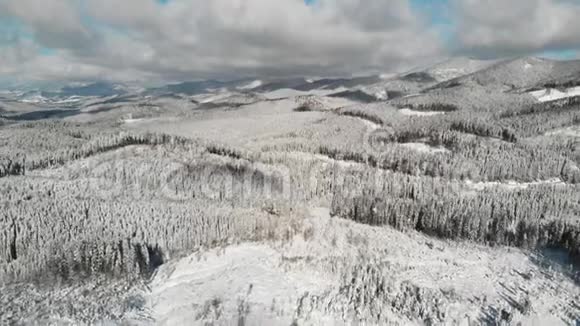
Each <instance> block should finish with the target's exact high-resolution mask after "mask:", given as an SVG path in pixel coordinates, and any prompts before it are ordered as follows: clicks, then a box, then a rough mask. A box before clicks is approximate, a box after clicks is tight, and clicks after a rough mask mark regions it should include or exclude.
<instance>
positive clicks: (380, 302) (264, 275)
mask: <svg viewBox="0 0 580 326" xmlns="http://www.w3.org/2000/svg"><path fill="white" fill-rule="evenodd" d="M310 215H311V218H309V219H307V220H306V221H304V225H302V227H301V229H298V231H297V232H298V233H297V235H296V236H294V238H293V239H290V240H288V241H286V242H275V243H262V244H251V243H242V244H239V245H232V246H229V247H225V248H223V249H216V250H211V251H206V252H203V251H202V252H198V253H195V254H192V255H190V256H189V257H186V258H183V259H181V260H179V261H177V262H173V263H169V264H167V265H164V266H162V267H161V268H160V270H159V271H158V273H157V275H156V276H155V278H154V280H153V282H152V284H151V293H150V294H149V295H148V296H147V297H146V299H147V302H148V306H149V309H151V311H152V317H153V318H154V319H155V323H156V324H157V325H183V324H190V325H205V324H212V323H215V324H219V325H222V324H223V325H232V324H238V325H240V324H241V325H291V324H296V325H352V324H353V323H360V324H367V325H379V324H386V323H387V322H388V323H391V324H400V325H416V324H424V323H425V320H431V321H432V322H435V323H442V324H443V323H444V324H453V325H470V324H471V323H474V322H475V323H479V322H483V321H486V320H487V321H488V322H492V321H493V319H494V318H497V319H496V320H499V319H502V318H507V317H505V316H508V317H509V319H511V322H512V323H513V324H514V325H515V324H517V323H518V322H521V323H522V324H524V325H532V324H537V325H565V324H566V322H567V321H569V319H567V318H568V317H566V310H565V309H566V306H567V305H568V304H569V302H568V301H567V300H570V301H572V300H575V299H574V298H577V297H578V292H577V288H576V285H574V283H573V282H572V281H571V280H570V279H569V278H567V277H566V276H564V275H563V274H561V273H560V271H558V270H548V269H546V268H544V267H541V265H539V264H536V263H535V262H534V261H537V260H538V259H543V258H542V257H533V258H531V257H529V256H528V254H527V253H526V252H524V251H520V250H517V249H503V248H489V247H484V246H478V245H473V244H468V243H453V242H448V241H441V240H437V239H433V238H429V237H426V236H424V235H420V234H418V233H409V234H405V233H401V232H397V231H395V230H393V229H391V228H382V227H370V226H365V225H360V224H357V223H354V222H351V221H346V220H340V219H336V218H331V217H330V216H329V212H328V210H327V209H325V208H314V209H311V213H310ZM566 298H568V299H566ZM518 305H519V307H520V308H518V309H526V310H528V315H522V314H521V312H520V311H519V310H518V309H516V308H514V307H516V306H518ZM521 307H523V308H521ZM494 316H495V317H494Z"/></svg>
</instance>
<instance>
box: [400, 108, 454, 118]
mask: <svg viewBox="0 0 580 326" xmlns="http://www.w3.org/2000/svg"><path fill="white" fill-rule="evenodd" d="M399 113H400V114H402V115H407V116H417V117H430V116H434V115H439V114H445V112H443V111H417V110H412V109H409V108H404V109H400V110H399Z"/></svg>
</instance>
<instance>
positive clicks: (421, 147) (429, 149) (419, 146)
mask: <svg viewBox="0 0 580 326" xmlns="http://www.w3.org/2000/svg"><path fill="white" fill-rule="evenodd" d="M401 146H403V147H407V148H410V149H413V150H416V151H418V152H423V153H430V154H437V153H449V150H448V149H447V148H445V147H434V146H430V145H428V144H425V143H402V144H401Z"/></svg>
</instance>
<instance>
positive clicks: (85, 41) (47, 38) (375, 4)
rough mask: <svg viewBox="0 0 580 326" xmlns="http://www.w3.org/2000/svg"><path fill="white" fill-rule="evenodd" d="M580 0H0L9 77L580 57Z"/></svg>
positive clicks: (306, 71) (318, 71) (1, 60)
mask: <svg viewBox="0 0 580 326" xmlns="http://www.w3.org/2000/svg"><path fill="white" fill-rule="evenodd" d="M577 17H580V0H509V1H508V0H0V80H2V79H3V80H7V79H17V80H90V79H106V80H123V81H135V80H136V81H151V80H193V79H205V78H220V79H230V78H236V77H241V76H256V77H259V76H290V75H309V76H323V75H324V76H337V75H348V74H353V73H354V74H356V73H361V72H383V73H386V72H393V71H400V70H403V69H405V68H409V67H413V66H417V65H422V64H426V63H429V62H434V61H438V60H442V59H444V58H447V57H454V56H465V55H468V56H473V57H479V58H499V57H505V56H510V57H511V56H520V55H540V56H549V57H554V58H560V59H570V58H577V57H578V53H579V52H578V50H579V49H580V33H579V32H578V31H580V19H577Z"/></svg>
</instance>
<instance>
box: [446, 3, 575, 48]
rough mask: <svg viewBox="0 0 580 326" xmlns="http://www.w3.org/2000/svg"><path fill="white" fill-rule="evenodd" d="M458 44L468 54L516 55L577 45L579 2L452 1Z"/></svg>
mask: <svg viewBox="0 0 580 326" xmlns="http://www.w3.org/2000/svg"><path fill="white" fill-rule="evenodd" d="M454 9H455V16H456V17H457V20H458V27H457V38H458V42H459V46H460V47H461V48H462V49H463V50H466V51H469V52H471V53H475V54H477V53H481V54H488V55H490V54H491V55H495V56H498V55H514V54H515V55H519V54H529V53H535V52H543V51H547V50H566V49H577V48H580V33H578V31H580V20H579V19H578V17H580V2H579V1H574V0H572V1H569V0H510V1H505V0H486V1H480V0H454Z"/></svg>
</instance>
